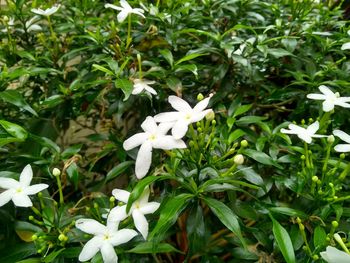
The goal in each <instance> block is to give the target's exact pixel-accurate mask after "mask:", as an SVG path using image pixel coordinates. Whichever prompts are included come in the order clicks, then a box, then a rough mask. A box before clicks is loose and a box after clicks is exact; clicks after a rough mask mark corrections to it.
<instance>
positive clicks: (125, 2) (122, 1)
mask: <svg viewBox="0 0 350 263" xmlns="http://www.w3.org/2000/svg"><path fill="white" fill-rule="evenodd" d="M120 5H121V6H122V7H123V8H124V9H127V10H131V9H132V7H131V6H130V5H129V3H128V2H127V1H126V0H120Z"/></svg>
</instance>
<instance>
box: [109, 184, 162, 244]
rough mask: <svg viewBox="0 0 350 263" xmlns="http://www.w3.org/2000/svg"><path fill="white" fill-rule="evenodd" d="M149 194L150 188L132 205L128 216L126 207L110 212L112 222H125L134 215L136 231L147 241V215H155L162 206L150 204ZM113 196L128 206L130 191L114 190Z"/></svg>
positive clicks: (116, 208) (118, 207)
mask: <svg viewBox="0 0 350 263" xmlns="http://www.w3.org/2000/svg"><path fill="white" fill-rule="evenodd" d="M149 193H150V191H149V188H148V187H146V188H145V190H144V191H143V193H142V195H141V196H140V198H139V199H138V200H136V201H135V202H134V203H133V204H132V206H131V208H130V211H129V213H128V214H127V213H126V205H123V206H117V207H115V208H113V209H112V210H111V211H110V217H111V218H112V220H116V221H121V220H124V219H125V218H127V217H128V216H129V215H132V218H133V220H134V224H135V227H136V229H137V230H138V231H139V232H140V233H141V235H142V236H143V238H144V239H145V240H146V239H147V236H148V222H147V219H146V217H145V215H147V214H152V213H154V212H155V211H156V210H157V209H158V208H159V206H160V203H157V202H148V197H149ZM112 194H113V195H114V197H115V198H116V199H117V200H119V201H122V202H124V203H126V204H127V203H128V200H129V197H130V193H129V192H128V191H125V190H122V189H114V190H113V191H112Z"/></svg>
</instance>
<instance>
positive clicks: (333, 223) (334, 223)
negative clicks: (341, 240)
mask: <svg viewBox="0 0 350 263" xmlns="http://www.w3.org/2000/svg"><path fill="white" fill-rule="evenodd" d="M332 226H333V227H334V228H337V227H338V226H339V223H338V222H337V221H332ZM334 235H335V234H334Z"/></svg>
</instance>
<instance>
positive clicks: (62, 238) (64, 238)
mask: <svg viewBox="0 0 350 263" xmlns="http://www.w3.org/2000/svg"><path fill="white" fill-rule="evenodd" d="M66 238H67V237H66V235H65V234H60V235H59V236H58V240H59V241H66Z"/></svg>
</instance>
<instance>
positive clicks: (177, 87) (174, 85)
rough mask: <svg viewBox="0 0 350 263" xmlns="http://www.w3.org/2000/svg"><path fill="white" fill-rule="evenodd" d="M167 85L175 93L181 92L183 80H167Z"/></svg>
mask: <svg viewBox="0 0 350 263" xmlns="http://www.w3.org/2000/svg"><path fill="white" fill-rule="evenodd" d="M166 84H167V85H168V87H169V89H171V90H172V91H174V92H179V91H181V90H182V83H181V80H180V79H178V78H176V77H169V78H167V79H166Z"/></svg>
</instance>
